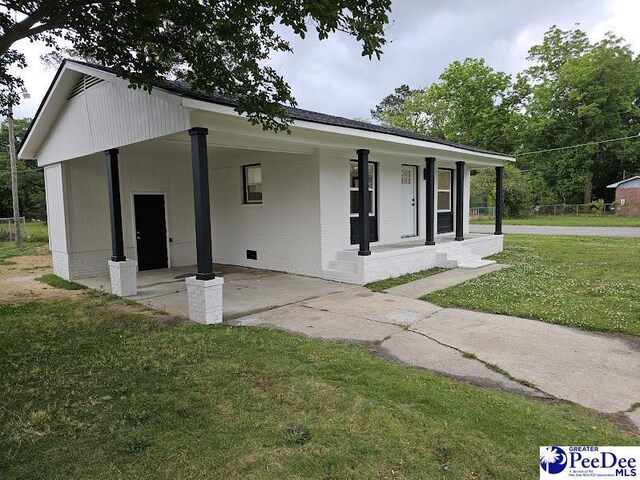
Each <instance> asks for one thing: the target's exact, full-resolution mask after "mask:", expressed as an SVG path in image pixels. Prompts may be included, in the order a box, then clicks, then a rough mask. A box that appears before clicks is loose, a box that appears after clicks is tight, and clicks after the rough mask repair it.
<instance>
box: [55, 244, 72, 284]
mask: <svg viewBox="0 0 640 480" xmlns="http://www.w3.org/2000/svg"><path fill="white" fill-rule="evenodd" d="M51 256H52V259H53V273H55V274H56V275H57V276H59V277H60V278H64V279H65V280H71V275H70V272H69V255H67V254H66V253H65V252H56V251H55V250H52V251H51Z"/></svg>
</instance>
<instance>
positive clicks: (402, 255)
mask: <svg viewBox="0 0 640 480" xmlns="http://www.w3.org/2000/svg"><path fill="white" fill-rule="evenodd" d="M502 248H503V236H502V235H483V234H467V235H466V236H465V240H464V241H463V242H461V241H456V239H455V234H453V233H452V234H449V235H439V236H438V237H437V238H436V240H435V242H434V245H425V241H424V239H422V238H416V239H412V240H408V241H404V242H401V243H393V244H382V245H374V246H371V247H370V252H371V254H370V255H364V256H363V255H358V248H356V247H354V248H350V249H347V250H343V251H340V252H338V253H337V254H336V258H335V260H333V261H331V262H330V264H329V268H328V269H326V270H324V271H323V277H324V278H329V279H331V280H336V281H340V282H346V283H354V284H357V285H364V284H367V283H370V282H375V281H377V280H384V279H385V278H390V277H397V276H400V275H404V274H405V273H407V272H417V271H420V270H426V269H429V268H433V267H443V268H478V267H482V266H485V265H489V264H492V263H495V262H494V261H492V260H484V257H488V256H490V255H494V254H496V253H498V252H501V251H502Z"/></svg>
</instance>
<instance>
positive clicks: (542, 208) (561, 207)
mask: <svg viewBox="0 0 640 480" xmlns="http://www.w3.org/2000/svg"><path fill="white" fill-rule="evenodd" d="M594 213H601V214H607V213H609V214H611V213H615V204H613V203H582V204H577V205H566V204H563V203H561V204H556V205H536V206H535V207H533V209H532V211H531V214H532V215H582V214H594Z"/></svg>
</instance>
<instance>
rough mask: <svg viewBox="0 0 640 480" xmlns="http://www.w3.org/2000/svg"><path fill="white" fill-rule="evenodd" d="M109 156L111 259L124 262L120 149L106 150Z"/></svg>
mask: <svg viewBox="0 0 640 480" xmlns="http://www.w3.org/2000/svg"><path fill="white" fill-rule="evenodd" d="M104 153H105V155H106V157H107V175H108V176H109V211H110V213H111V260H112V261H114V262H124V261H125V260H126V259H127V258H126V257H125V256H124V242H123V240H122V206H121V204H120V173H119V171H118V149H117V148H112V149H111V150H107V151H106V152H104Z"/></svg>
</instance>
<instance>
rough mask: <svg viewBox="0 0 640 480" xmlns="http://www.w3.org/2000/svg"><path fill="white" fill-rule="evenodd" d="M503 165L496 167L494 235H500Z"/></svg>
mask: <svg viewBox="0 0 640 480" xmlns="http://www.w3.org/2000/svg"><path fill="white" fill-rule="evenodd" d="M503 178H504V167H496V211H495V215H496V231H495V232H494V235H502V195H503V191H504V187H503Z"/></svg>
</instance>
